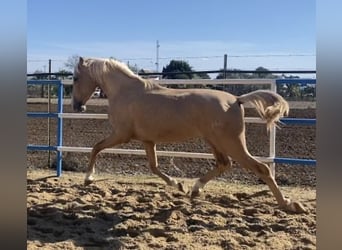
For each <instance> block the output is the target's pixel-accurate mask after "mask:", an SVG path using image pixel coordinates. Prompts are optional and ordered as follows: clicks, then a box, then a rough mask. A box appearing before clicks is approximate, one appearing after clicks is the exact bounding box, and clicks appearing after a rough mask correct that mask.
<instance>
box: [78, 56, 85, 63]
mask: <svg viewBox="0 0 342 250" xmlns="http://www.w3.org/2000/svg"><path fill="white" fill-rule="evenodd" d="M83 61H84V59H83V57H82V56H80V58H79V62H78V63H79V64H83Z"/></svg>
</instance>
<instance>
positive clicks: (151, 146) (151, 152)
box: [144, 141, 185, 192]
mask: <svg viewBox="0 0 342 250" xmlns="http://www.w3.org/2000/svg"><path fill="white" fill-rule="evenodd" d="M144 145H145V150H146V155H147V158H148V162H149V164H150V169H151V171H152V173H154V174H156V175H158V176H159V177H160V178H162V179H163V180H164V181H165V182H166V183H167V184H168V185H170V186H173V187H176V188H178V190H180V191H182V192H185V191H184V188H183V186H182V184H181V183H178V182H177V181H176V180H174V179H173V178H171V177H170V176H168V175H167V174H164V173H163V172H161V171H160V170H159V168H158V160H157V154H156V144H155V143H153V142H147V141H145V142H144Z"/></svg>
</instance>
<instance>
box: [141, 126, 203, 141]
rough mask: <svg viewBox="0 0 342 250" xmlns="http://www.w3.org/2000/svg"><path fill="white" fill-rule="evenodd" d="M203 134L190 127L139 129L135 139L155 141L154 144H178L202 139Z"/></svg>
mask: <svg viewBox="0 0 342 250" xmlns="http://www.w3.org/2000/svg"><path fill="white" fill-rule="evenodd" d="M200 136H201V133H200V132H199V131H198V129H196V128H195V127H193V128H188V127H174V128H170V127H163V126H160V127H154V128H151V127H149V128H143V127H142V128H140V129H139V128H138V129H137V130H136V134H135V137H136V138H135V139H138V140H142V141H144V140H146V141H154V142H177V141H184V140H187V139H191V138H195V137H200Z"/></svg>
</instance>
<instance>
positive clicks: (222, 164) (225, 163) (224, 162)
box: [191, 147, 232, 198]
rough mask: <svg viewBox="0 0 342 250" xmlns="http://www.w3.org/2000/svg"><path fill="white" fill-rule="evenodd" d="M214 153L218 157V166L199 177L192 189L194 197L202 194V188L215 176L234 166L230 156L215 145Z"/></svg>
mask: <svg viewBox="0 0 342 250" xmlns="http://www.w3.org/2000/svg"><path fill="white" fill-rule="evenodd" d="M213 150H214V151H213V153H214V156H215V159H216V167H215V168H213V169H212V170H210V171H208V172H207V173H206V174H205V175H204V176H202V177H201V178H199V179H198V180H197V181H196V183H195V185H194V186H193V188H192V191H191V198H194V197H196V196H198V195H199V194H200V191H201V189H202V188H203V187H204V185H205V184H207V183H208V182H209V181H210V180H212V179H213V178H215V177H217V176H219V175H220V174H222V173H223V172H225V171H226V170H228V169H229V168H230V167H231V166H232V162H231V160H230V159H229V157H228V156H226V155H225V154H222V153H220V152H219V151H217V150H216V149H215V148H214V147H213Z"/></svg>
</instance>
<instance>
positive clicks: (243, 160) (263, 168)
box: [234, 151, 305, 213]
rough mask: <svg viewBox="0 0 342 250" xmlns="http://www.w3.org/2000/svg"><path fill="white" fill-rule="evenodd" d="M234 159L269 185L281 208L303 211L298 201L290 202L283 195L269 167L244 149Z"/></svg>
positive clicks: (297, 211)
mask: <svg viewBox="0 0 342 250" xmlns="http://www.w3.org/2000/svg"><path fill="white" fill-rule="evenodd" d="M234 159H235V160H236V161H237V162H239V163H240V164H241V165H242V167H245V168H247V169H250V170H251V171H252V172H254V173H255V174H256V175H257V176H258V177H259V178H261V179H262V180H263V181H264V182H265V183H266V184H267V185H268V186H269V188H270V190H271V191H272V193H273V195H274V196H275V198H276V200H277V202H278V204H279V206H280V207H281V208H283V209H285V210H288V211H291V212H296V213H302V212H305V209H304V207H303V206H302V204H300V203H299V202H292V201H291V200H290V199H287V198H285V197H284V196H283V194H282V193H281V191H280V189H279V187H278V185H277V183H276V181H275V179H274V177H273V175H272V173H271V170H270V168H269V167H268V166H267V165H266V164H264V163H262V162H260V161H258V160H256V159H255V158H254V157H253V156H251V155H250V154H249V153H248V152H246V151H245V153H244V154H243V155H242V156H240V157H238V158H234Z"/></svg>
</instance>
